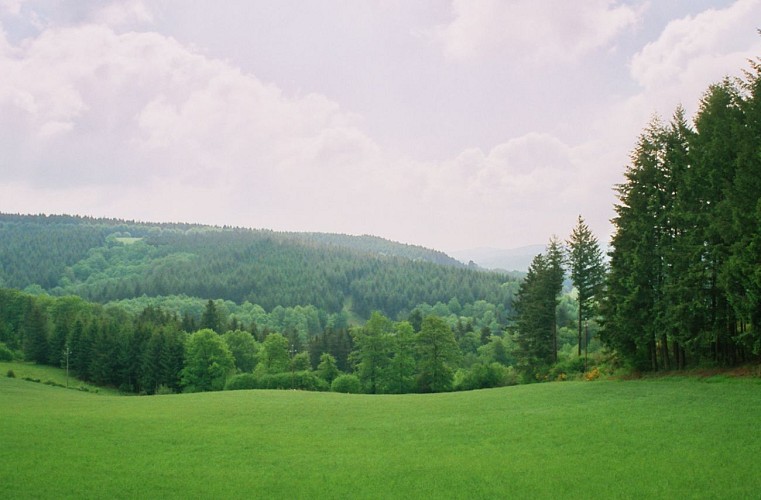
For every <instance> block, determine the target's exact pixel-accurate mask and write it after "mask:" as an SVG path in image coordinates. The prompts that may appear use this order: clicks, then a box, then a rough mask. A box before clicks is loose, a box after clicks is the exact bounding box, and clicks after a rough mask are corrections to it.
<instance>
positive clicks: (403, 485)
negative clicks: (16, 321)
mask: <svg viewBox="0 0 761 500" xmlns="http://www.w3.org/2000/svg"><path fill="white" fill-rule="evenodd" d="M711 382H713V383H706V382H700V381H694V380H662V381H657V382H655V381H632V382H594V383H572V382H565V383H552V384H533V385H525V386H517V387H512V388H503V389H490V390H483V391H473V392H467V393H449V394H437V395H413V396H410V395H408V396H383V397H377V396H375V397H373V396H368V395H345V394H334V393H332V394H319V393H307V392H301V391H234V392H221V393H208V394H187V395H177V396H152V397H123V396H121V397H120V396H105V395H95V394H89V393H83V392H78V391H73V390H66V389H63V388H56V387H49V386H46V385H43V384H34V383H30V382H25V381H22V380H19V379H8V378H5V377H0V393H2V394H3V403H4V404H2V405H0V420H2V422H3V446H2V447H0V477H2V478H3V493H4V495H5V496H6V497H7V498H82V497H89V496H97V497H103V498H153V497H161V498H235V497H267V498H379V497H383V498H420V497H427V498H503V497H506V496H508V497H513V498H590V497H600V498H696V497H700V498H752V497H755V496H757V494H758V491H759V490H761V476H759V474H758V471H757V465H756V464H757V451H758V446H757V443H758V442H759V441H760V440H761V430H760V429H761V428H760V427H759V426H758V414H759V412H761V400H760V399H759V398H758V397H757V396H758V390H759V385H758V383H757V381H752V380H744V381H727V380H711ZM727 408H732V409H733V410H732V412H733V413H732V421H731V423H729V422H728V421H727V414H726V409H727ZM179 415H181V416H182V418H178V416H179ZM574 464H575V465H574ZM580 468H581V469H580ZM580 470H581V471H582V472H581V473H580ZM584 471H587V472H588V473H585V472H584Z"/></svg>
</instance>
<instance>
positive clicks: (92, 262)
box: [0, 214, 517, 317]
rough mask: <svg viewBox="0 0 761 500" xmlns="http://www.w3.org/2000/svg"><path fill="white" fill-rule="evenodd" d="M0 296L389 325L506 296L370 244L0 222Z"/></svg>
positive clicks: (139, 226) (123, 224)
mask: <svg viewBox="0 0 761 500" xmlns="http://www.w3.org/2000/svg"><path fill="white" fill-rule="evenodd" d="M506 283H507V284H506ZM0 287H10V288H18V289H27V290H34V289H38V290H39V288H41V289H42V290H45V291H47V292H48V293H50V294H52V295H69V294H73V295H78V296H81V297H83V298H85V299H87V300H92V301H96V302H103V303H105V302H109V301H114V300H120V299H129V298H134V297H140V296H148V297H152V296H167V295H187V296H190V297H200V298H211V299H225V300H231V301H233V302H236V303H243V302H245V301H248V302H251V303H254V304H258V305H261V306H262V307H264V308H265V309H268V310H271V309H272V308H274V307H276V306H283V307H288V306H296V305H314V306H316V307H318V308H320V309H323V310H325V311H328V312H338V311H341V310H345V309H346V308H347V306H348V307H349V308H350V309H351V311H352V312H354V313H356V314H359V315H360V316H362V317H367V316H369V313H370V312H371V311H373V310H378V311H382V312H383V313H385V314H387V315H389V316H392V317H395V316H398V315H399V314H400V313H404V312H409V311H411V310H412V309H413V308H414V307H415V306H417V305H418V304H422V303H428V304H435V303H437V302H444V303H447V302H449V301H451V300H452V299H456V300H457V301H458V302H459V303H462V304H468V303H473V302H474V301H477V300H486V301H488V302H490V303H493V304H503V305H507V304H508V303H509V302H510V300H511V298H512V294H513V293H514V291H515V290H516V287H517V285H516V283H515V282H514V281H513V280H511V279H510V278H509V277H507V276H505V275H503V274H498V273H492V272H481V271H476V270H472V269H467V268H466V267H465V266H463V265H462V264H460V263H459V262H458V261H456V260H454V259H452V258H451V257H448V256H446V255H445V254H443V253H441V252H436V251H433V250H428V249H425V248H422V247H417V246H412V245H402V244H397V243H393V242H390V241H387V240H383V239H381V238H375V237H371V236H361V237H352V236H346V235H326V234H314V233H278V232H274V231H267V230H253V229H244V228H234V227H215V226H202V225H192V224H152V223H141V222H134V221H123V220H113V219H94V218H88V217H78V216H65V215H60V216H44V215H39V216H31V215H11V214H0Z"/></svg>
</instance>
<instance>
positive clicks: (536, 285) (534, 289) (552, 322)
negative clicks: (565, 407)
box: [515, 254, 562, 378]
mask: <svg viewBox="0 0 761 500" xmlns="http://www.w3.org/2000/svg"><path fill="white" fill-rule="evenodd" d="M556 277H557V275H556V273H555V270H554V267H553V265H552V263H551V262H550V261H549V259H548V258H547V257H545V256H544V255H542V254H540V255H537V256H536V257H534V260H533V261H532V262H531V265H530V266H529V270H528V273H527V274H526V278H525V279H524V280H523V283H521V288H520V291H519V292H518V301H517V303H516V314H517V320H516V324H515V330H516V333H515V343H516V344H517V346H518V349H517V350H516V356H517V358H518V366H519V367H520V369H521V371H522V372H524V373H527V374H529V375H530V377H529V378H532V377H533V376H534V374H538V373H540V372H542V371H544V370H546V369H547V367H548V366H549V365H550V364H551V363H552V362H553V361H554V360H555V357H556V351H555V349H556V345H557V341H556V333H555V332H556V328H557V326H556V316H555V309H556V307H557V293H558V291H559V290H558V287H557V284H556ZM561 284H562V280H561Z"/></svg>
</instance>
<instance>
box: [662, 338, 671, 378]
mask: <svg viewBox="0 0 761 500" xmlns="http://www.w3.org/2000/svg"><path fill="white" fill-rule="evenodd" d="M661 358H663V359H662V361H663V369H664V370H666V371H669V369H670V366H669V365H670V364H671V362H670V360H669V342H668V339H667V338H666V335H665V334H664V335H661Z"/></svg>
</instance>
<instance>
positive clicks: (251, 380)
mask: <svg viewBox="0 0 761 500" xmlns="http://www.w3.org/2000/svg"><path fill="white" fill-rule="evenodd" d="M258 388H259V381H258V380H257V378H256V375H254V374H253V373H241V374H239V375H234V376H232V377H230V378H229V379H227V383H226V384H225V390H226V391H241V390H246V389H258Z"/></svg>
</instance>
